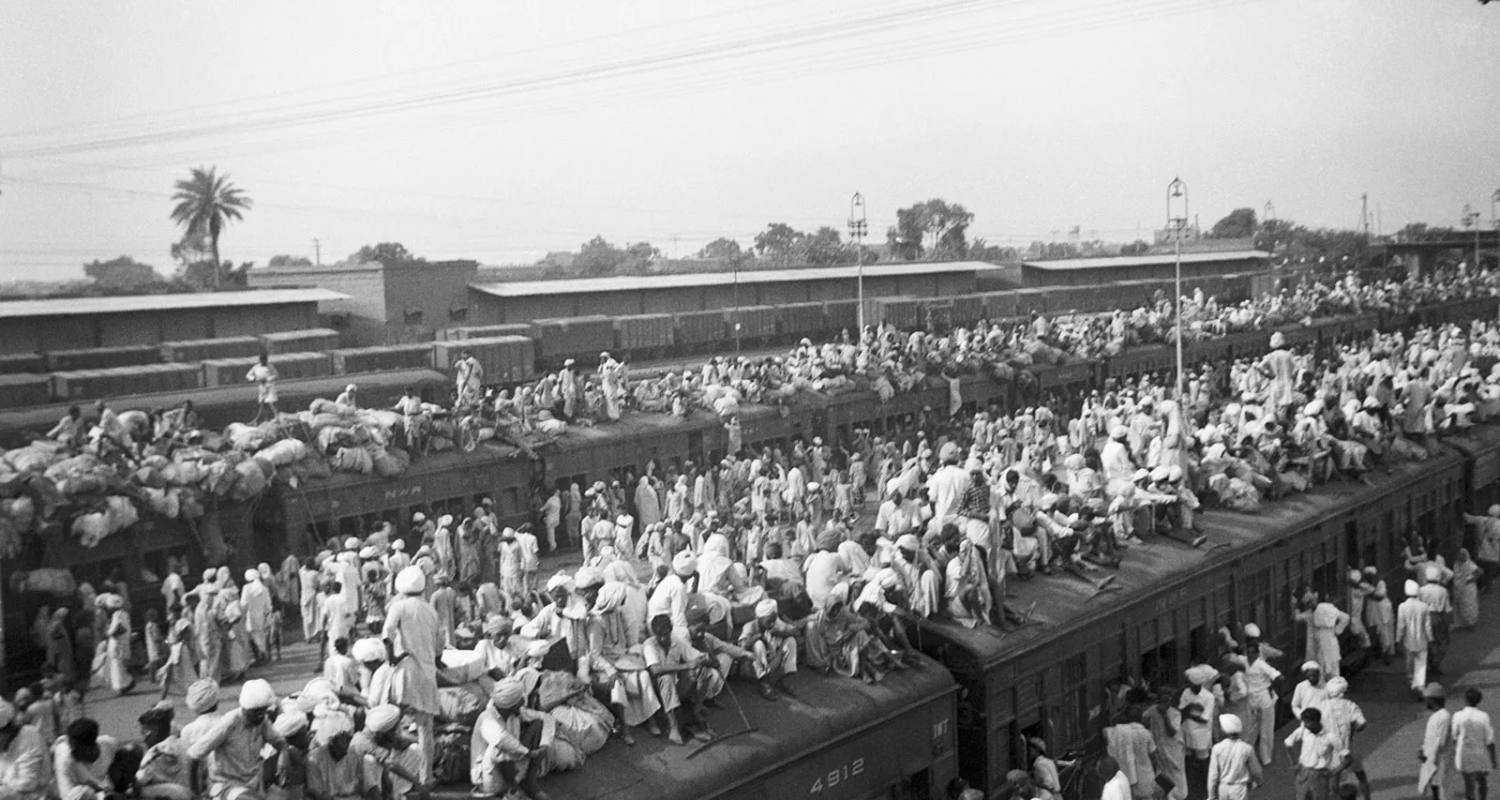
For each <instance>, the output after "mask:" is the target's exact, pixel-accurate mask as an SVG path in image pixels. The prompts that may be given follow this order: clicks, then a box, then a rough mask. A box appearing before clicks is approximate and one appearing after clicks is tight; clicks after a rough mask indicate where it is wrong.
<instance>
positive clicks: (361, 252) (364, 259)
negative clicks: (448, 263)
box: [349, 242, 427, 267]
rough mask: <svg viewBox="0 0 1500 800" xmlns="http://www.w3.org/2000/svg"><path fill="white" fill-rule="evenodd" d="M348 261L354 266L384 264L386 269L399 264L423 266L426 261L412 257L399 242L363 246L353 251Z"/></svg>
mask: <svg viewBox="0 0 1500 800" xmlns="http://www.w3.org/2000/svg"><path fill="white" fill-rule="evenodd" d="M349 260H350V261H351V262H354V263H356V264H367V263H369V262H371V261H374V262H377V263H380V264H384V265H385V266H387V267H394V266H399V265H401V264H425V263H427V260H426V259H424V258H418V257H417V256H415V255H412V253H411V251H410V250H407V249H406V245H404V244H402V243H400V242H381V243H379V244H375V245H368V244H367V245H365V246H364V247H361V248H359V249H358V250H356V251H354V252H353V253H352V254H350V256H349Z"/></svg>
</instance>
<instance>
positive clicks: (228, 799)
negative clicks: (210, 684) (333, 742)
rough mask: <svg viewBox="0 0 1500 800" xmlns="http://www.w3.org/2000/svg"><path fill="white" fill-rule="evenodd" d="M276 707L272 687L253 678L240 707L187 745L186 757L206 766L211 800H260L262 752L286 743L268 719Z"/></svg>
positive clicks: (243, 690) (242, 690) (242, 692)
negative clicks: (206, 762) (269, 713)
mask: <svg viewBox="0 0 1500 800" xmlns="http://www.w3.org/2000/svg"><path fill="white" fill-rule="evenodd" d="M275 703H276V693H275V692H274V691H272V690H271V684H269V683H266V682H265V681H263V680H261V679H259V678H255V679H253V680H249V681H246V682H245V685H244V686H242V687H240V701H239V707H238V708H236V709H235V710H233V711H230V712H229V713H227V714H225V715H224V716H222V717H220V718H219V719H218V720H217V721H215V722H214V723H213V725H212V726H211V727H210V728H209V729H208V730H207V731H205V732H204V734H203V735H202V736H201V737H197V738H195V739H194V740H193V741H192V742H190V743H189V744H188V747H187V756H188V758H191V759H193V760H194V761H203V760H204V759H206V758H208V756H210V755H212V756H213V759H212V760H211V761H209V762H208V796H209V798H211V800H259V799H260V798H264V797H265V789H264V786H263V785H262V780H261V773H262V769H261V768H262V764H263V761H262V758H261V750H262V748H264V747H265V746H266V745H267V744H269V745H271V746H272V747H274V748H276V749H277V750H280V749H281V748H282V747H285V746H286V741H285V740H284V739H282V738H281V734H280V733H278V732H277V731H276V727H275V726H274V725H272V724H271V721H270V720H269V719H267V717H266V715H267V712H269V711H270V709H271V706H273V705H275Z"/></svg>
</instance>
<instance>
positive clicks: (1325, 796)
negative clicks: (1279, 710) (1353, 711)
mask: <svg viewBox="0 0 1500 800" xmlns="http://www.w3.org/2000/svg"><path fill="white" fill-rule="evenodd" d="M1299 718H1300V719H1301V720H1302V724H1301V725H1299V726H1297V729H1296V730H1294V731H1292V733H1291V735H1290V736H1288V737H1286V749H1287V751H1288V752H1290V751H1292V750H1296V751H1297V754H1296V756H1295V757H1296V759H1297V790H1296V794H1295V798H1296V800H1332V798H1333V790H1334V788H1335V779H1336V778H1337V775H1338V771H1339V769H1340V768H1341V767H1342V766H1343V764H1344V760H1345V759H1346V758H1348V756H1349V752H1348V751H1347V750H1345V749H1344V748H1343V747H1342V746H1341V745H1340V744H1339V740H1338V737H1336V736H1334V735H1333V733H1331V732H1329V731H1328V730H1326V729H1325V728H1324V727H1323V713H1322V712H1321V711H1319V710H1318V709H1317V708H1305V709H1303V710H1302V713H1301V715H1299ZM1299 745H1300V749H1299Z"/></svg>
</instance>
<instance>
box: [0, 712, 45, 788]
mask: <svg viewBox="0 0 1500 800" xmlns="http://www.w3.org/2000/svg"><path fill="white" fill-rule="evenodd" d="M47 775H48V773H47V750H46V745H45V744H44V743H43V742H42V737H41V734H40V733H38V732H37V729H36V726H34V725H25V724H22V722H21V715H20V714H19V713H18V712H17V711H16V707H15V706H13V705H11V704H10V703H7V702H5V701H4V700H0V797H4V798H6V800H42V798H44V797H46V796H47V782H48V781H47Z"/></svg>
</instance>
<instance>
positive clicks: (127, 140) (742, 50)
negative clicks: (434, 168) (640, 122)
mask: <svg viewBox="0 0 1500 800" xmlns="http://www.w3.org/2000/svg"><path fill="white" fill-rule="evenodd" d="M984 5H986V3H984V2H982V1H981V0H950V2H948V3H946V4H942V5H931V4H924V5H922V6H920V7H917V8H906V9H900V10H897V11H893V12H888V13H881V14H876V15H873V16H869V17H866V18H863V19H852V20H850V19H845V20H837V21H833V22H829V23H825V24H822V25H816V26H811V27H808V28H805V29H802V30H798V31H792V32H786V31H776V32H770V33H763V34H758V35H754V36H750V37H747V38H744V39H742V40H740V41H739V42H734V43H730V44H721V43H712V44H701V45H698V46H694V47H689V48H687V49H685V50H682V51H679V52H672V53H666V54H648V55H645V56H637V57H631V58H623V59H616V60H614V61H611V62H606V63H603V64H591V65H588V66H584V67H579V68H573V69H564V70H561V71H557V72H553V73H551V74H544V75H541V76H537V77H528V78H519V79H514V80H504V81H500V82H496V83H491V82H486V83H485V84H481V85H478V86H472V87H466V88H461V89H455V90H450V91H446V92H437V93H427V94H423V95H416V96H409V97H404V98H388V97H387V98H378V99H377V100H376V101H375V102H373V103H364V104H359V103H356V104H352V105H348V106H346V107H343V108H330V109H325V110H317V111H313V112H311V113H308V114H272V115H268V116H265V117H263V118H261V119H244V118H240V119H235V120H230V121H225V122H221V123H211V124H205V125H199V126H196V127H184V128H178V129H176V130H171V129H168V130H162V131H152V132H144V133H137V134H131V135H123V136H115V137H106V138H99V139H94V140H84V141H80V142H70V143H58V144H53V145H43V146H37V147H31V148H24V147H22V148H15V149H13V150H11V151H10V152H9V153H8V155H9V156H10V157H21V158H24V157H30V156H45V155H68V154H78V153H85V152H94V151H98V150H115V149H120V148H123V147H132V146H142V145H151V144H159V143H166V142H173V141H182V140H190V139H198V138H204V137H208V136H214V135H219V134H225V133H229V134H243V133H245V132H248V131H257V130H268V129H269V130H274V129H277V128H284V127H297V126H305V125H309V124H312V123H316V122H327V121H335V120H347V119H356V118H367V117H371V116H389V115H392V114H397V113H400V112H403V111H413V110H422V109H427V108H433V107H436V106H442V105H451V104H454V103H460V102H467V101H472V100H477V99H488V98H496V97H502V96H507V95H511V94H515V93H517V92H524V91H528V90H536V89H539V88H566V87H569V86H572V85H576V84H578V83H580V82H584V83H587V82H591V81H597V80H601V79H604V78H618V77H625V76H631V75H638V74H642V73H649V72H656V71H660V70H662V69H665V68H669V67H688V66H694V65H695V64H697V63H703V62H707V63H712V62H714V61H721V60H724V59H726V58H731V57H736V58H742V57H745V56H748V55H765V54H769V53H775V52H780V51H784V50H788V49H793V48H798V47H805V46H807V45H809V44H818V43H820V42H823V41H827V40H829V39H835V40H836V39H846V38H849V37H851V36H860V35H866V34H868V33H870V32H874V31H879V30H882V29H891V28H893V27H895V26H901V25H909V24H912V23H914V22H921V21H930V20H931V19H934V18H938V17H943V16H951V15H954V14H958V13H962V12H967V11H972V10H974V9H976V8H980V7H983V6H984Z"/></svg>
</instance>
